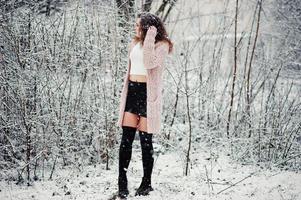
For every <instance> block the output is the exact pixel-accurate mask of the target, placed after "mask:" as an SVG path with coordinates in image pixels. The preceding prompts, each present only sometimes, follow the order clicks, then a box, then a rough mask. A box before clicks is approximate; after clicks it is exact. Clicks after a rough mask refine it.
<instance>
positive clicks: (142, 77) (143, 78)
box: [129, 74, 146, 82]
mask: <svg viewBox="0 0 301 200" xmlns="http://www.w3.org/2000/svg"><path fill="white" fill-rule="evenodd" d="M129 79H130V80H131V81H137V82H146V76H145V75H134V74H130V78H129Z"/></svg>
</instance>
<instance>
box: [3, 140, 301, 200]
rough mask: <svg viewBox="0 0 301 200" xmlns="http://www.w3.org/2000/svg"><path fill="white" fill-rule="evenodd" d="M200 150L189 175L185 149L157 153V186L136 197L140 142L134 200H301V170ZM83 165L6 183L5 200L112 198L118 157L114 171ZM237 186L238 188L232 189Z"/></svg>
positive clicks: (132, 171) (132, 179) (136, 152)
mask: <svg viewBox="0 0 301 200" xmlns="http://www.w3.org/2000/svg"><path fill="white" fill-rule="evenodd" d="M155 145H156V144H155V143H154V146H155ZM157 147H158V146H156V148H155V150H156V151H157V150H158V148H157ZM200 147H201V146H200ZM116 148H117V146H116ZM159 148H161V147H159ZM161 149H162V148H161ZM199 149H200V150H201V151H195V152H194V153H192V154H191V163H192V165H191V166H190V170H189V175H188V176H185V175H184V169H185V165H184V163H185V162H184V160H183V158H185V157H183V154H182V153H181V152H176V151H166V153H162V154H159V155H158V154H156V156H155V165H154V169H153V178H152V185H153V188H154V189H155V190H154V191H152V192H151V193H150V195H149V196H146V197H143V196H140V197H134V192H135V188H137V187H138V186H139V185H140V181H141V177H142V174H143V171H142V160H141V150H140V144H139V141H138V140H135V141H134V145H133V154H132V160H131V163H130V166H129V171H128V181H129V190H130V195H131V196H132V197H130V198H129V199H133V200H138V199H141V200H142V199H145V200H177V199H179V200H182V199H183V200H186V199H198V200H201V199H202V200H205V199H208V200H211V199H212V200H224V199H237V200H242V199H256V200H265V199H266V200H272V199H273V200H277V199H279V200H282V199H286V200H288V199H296V200H297V199H301V189H300V188H301V187H300V186H301V175H300V173H295V172H290V171H281V170H279V169H277V168H272V170H266V169H262V168H260V167H258V166H246V165H241V164H238V163H235V162H233V161H231V158H229V157H228V156H227V155H226V154H227V152H226V151H225V149H221V150H220V151H219V152H216V153H214V154H212V153H210V152H207V151H206V150H205V149H207V148H199ZM157 152H158V151H157ZM210 154H211V156H210ZM208 158H211V159H208ZM82 169H83V170H82V171H80V172H79V171H78V170H77V169H75V168H73V169H65V170H59V171H58V170H56V173H55V176H54V177H55V178H54V180H52V181H47V180H46V181H41V182H34V185H33V186H29V187H27V186H17V185H15V184H14V183H13V182H11V183H7V182H4V181H2V182H0V188H1V192H0V199H1V200H6V199H22V200H26V199H39V200H44V199H91V200H92V199H95V200H106V199H107V198H108V197H110V196H111V195H112V193H114V192H116V191H117V176H118V159H117V158H115V159H114V161H113V164H112V165H111V169H110V170H105V165H103V164H99V165H95V166H84V167H83V168H82ZM232 184H234V186H233V187H230V186H231V185H232ZM226 188H228V189H226ZM224 189H226V190H224ZM223 190H224V191H223Z"/></svg>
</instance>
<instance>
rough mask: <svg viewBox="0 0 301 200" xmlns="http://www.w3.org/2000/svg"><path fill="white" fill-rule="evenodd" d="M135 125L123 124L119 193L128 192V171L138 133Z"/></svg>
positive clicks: (120, 148)
mask: <svg viewBox="0 0 301 200" xmlns="http://www.w3.org/2000/svg"><path fill="white" fill-rule="evenodd" d="M136 129H137V128H135V127H130V126H122V130H123V131H122V137H121V143H120V147H119V177H118V187H119V193H127V194H128V189H127V177H126V172H127V169H128V167H129V164H130V161H131V157H132V144H133V141H134V138H135V134H136Z"/></svg>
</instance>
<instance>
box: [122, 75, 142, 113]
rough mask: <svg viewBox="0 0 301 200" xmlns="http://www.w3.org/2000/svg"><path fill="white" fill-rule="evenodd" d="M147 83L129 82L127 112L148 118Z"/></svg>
mask: <svg viewBox="0 0 301 200" xmlns="http://www.w3.org/2000/svg"><path fill="white" fill-rule="evenodd" d="M146 96H147V92H146V82H138V81H131V80H129V84H128V94H127V98H126V104H125V112H131V113H135V114H137V115H139V116H142V117H146Z"/></svg>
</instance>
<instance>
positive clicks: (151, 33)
mask: <svg viewBox="0 0 301 200" xmlns="http://www.w3.org/2000/svg"><path fill="white" fill-rule="evenodd" d="M156 35H157V28H156V27H155V26H150V27H149V28H148V30H147V32H146V36H145V40H146V41H148V42H151V43H155V38H156Z"/></svg>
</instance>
